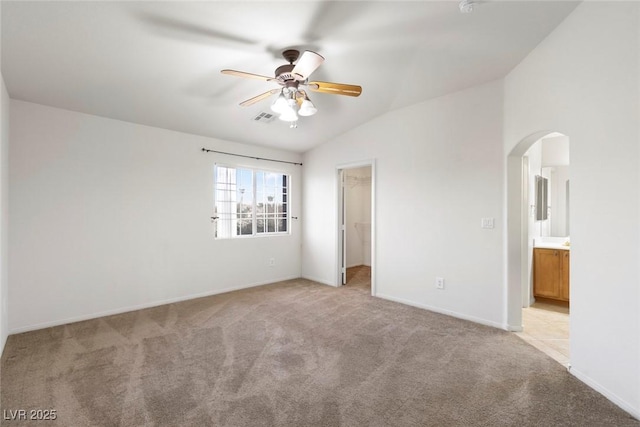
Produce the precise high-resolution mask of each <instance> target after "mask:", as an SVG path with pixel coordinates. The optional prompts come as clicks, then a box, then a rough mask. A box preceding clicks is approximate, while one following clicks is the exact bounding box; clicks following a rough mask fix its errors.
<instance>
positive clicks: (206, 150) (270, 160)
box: [202, 148, 302, 166]
mask: <svg viewBox="0 0 640 427" xmlns="http://www.w3.org/2000/svg"><path fill="white" fill-rule="evenodd" d="M202 151H203V152H205V153H218V154H226V155H228V156H236V157H246V158H247V159H255V160H266V161H269V162H278V163H288V164H290V165H300V166H302V163H296V162H288V161H286V160H276V159H265V158H263V157H254V156H245V155H244V154H234V153H226V152H224V151H216V150H209V149H208V148H203V149H202Z"/></svg>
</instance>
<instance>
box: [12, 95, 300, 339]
mask: <svg viewBox="0 0 640 427" xmlns="http://www.w3.org/2000/svg"><path fill="white" fill-rule="evenodd" d="M202 147H206V148H210V149H217V150H222V151H227V152H235V153H239V154H251V155H252V156H260V157H268V158H279V159H283V160H290V161H300V155H297V154H293V153H286V152H279V151H275V150H268V149H263V148H258V147H255V146H246V145H241V144H235V143H229V142H224V141H219V140H215V139H211V138H204V137H198V136H194V135H187V134H182V133H178V132H172V131H167V130H163V129H157V128H152V127H146V126H140V125H135V124H131V123H126V122H121V121H116V120H111V119H105V118H100V117H95V116H90V115H86V114H79V113H75V112H70V111H65V110H60V109H56V108H50V107H45V106H42V105H37V104H31V103H26V102H21V101H15V100H12V101H11V146H10V159H11V170H10V189H9V201H10V205H9V206H10V211H9V212H10V216H11V218H12V221H11V235H10V237H9V247H10V257H9V265H10V269H9V273H10V276H9V278H10V283H11V286H10V289H9V299H10V301H11V312H10V313H9V314H10V316H9V325H10V330H11V332H17V331H23V330H28V329H34V328H40V327H43V326H48V325H53V324H60V323H65V322H68V321H70V320H77V319H83V318H89V317H97V316H100V315H103V314H106V313H114V312H119V311H126V310H130V309H135V308H137V307H144V306H150V305H156V304H161V303H163V302H167V301H175V300H180V299H186V298H190V297H194V296H198V295H206V294H212V293H218V292H222V291H225V290H229V289H234V288H240V287H246V286H250V285H255V284H261V283H269V282H273V281H277V280H280V279H286V278H295V277H299V276H300V262H301V261H300V225H299V222H297V221H295V220H294V221H293V223H292V235H290V236H276V237H260V238H254V239H234V240H214V239H213V237H212V224H211V220H210V217H211V216H212V204H213V200H212V199H213V183H212V179H213V165H214V163H215V162H216V161H218V162H224V163H233V164H235V163H238V164H242V165H248V166H256V165H257V166H260V167H264V168H270V169H276V170H282V171H284V172H288V173H290V174H291V176H292V180H291V191H292V210H291V213H292V215H293V216H298V215H299V212H300V189H301V187H300V179H301V172H300V166H295V165H285V164H280V163H272V162H265V161H258V160H252V159H243V158H237V157H231V156H224V155H215V154H205V153H203V152H201V151H200V149H201V148H202ZM272 257H273V258H275V260H276V262H275V266H273V267H270V266H269V265H268V260H269V258H272ZM248 266H250V268H247V267H248Z"/></svg>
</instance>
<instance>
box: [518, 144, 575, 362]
mask: <svg viewBox="0 0 640 427" xmlns="http://www.w3.org/2000/svg"><path fill="white" fill-rule="evenodd" d="M507 163H508V166H507V173H508V184H507V185H508V215H509V217H510V218H518V217H519V220H515V221H509V226H508V227H509V228H508V246H509V255H508V287H507V294H508V301H509V304H508V308H507V310H508V314H507V321H508V324H509V327H510V329H511V330H513V331H516V332H518V335H519V336H520V337H521V338H522V339H524V340H526V341H528V342H529V343H531V344H532V345H534V346H535V347H537V348H538V349H539V350H541V351H543V352H545V353H546V354H548V355H549V356H551V357H552V358H553V359H555V360H556V361H558V362H560V363H562V364H563V365H568V364H569V316H570V311H569V300H570V292H569V277H570V274H569V269H570V264H569V256H570V233H569V230H570V215H569V212H570V198H569V182H570V180H569V138H568V137H566V136H565V135H563V134H560V133H557V132H541V133H538V134H536V135H532V136H531V137H529V138H526V139H525V140H523V141H521V142H520V144H518V145H517V146H516V148H514V150H513V152H512V153H511V154H510V156H509V157H508V162H507ZM536 259H537V260H538V262H536ZM554 261H555V262H554ZM556 268H557V271H556ZM536 275H537V279H535V278H536ZM534 280H535V283H534ZM554 289H555V290H556V291H557V293H556V294H554V292H553V290H554Z"/></svg>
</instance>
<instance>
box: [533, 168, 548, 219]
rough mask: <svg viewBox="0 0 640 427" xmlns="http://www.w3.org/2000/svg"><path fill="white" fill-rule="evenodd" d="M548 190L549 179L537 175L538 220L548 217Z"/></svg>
mask: <svg viewBox="0 0 640 427" xmlns="http://www.w3.org/2000/svg"><path fill="white" fill-rule="evenodd" d="M548 192H549V180H548V179H547V178H545V177H543V176H540V175H536V221H545V220H546V219H547V218H548V212H549V208H548V207H549V201H548V197H547V195H548V194H549V193H548Z"/></svg>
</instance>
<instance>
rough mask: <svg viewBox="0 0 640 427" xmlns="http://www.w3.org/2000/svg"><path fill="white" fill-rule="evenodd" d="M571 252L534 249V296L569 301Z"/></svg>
mask: <svg viewBox="0 0 640 427" xmlns="http://www.w3.org/2000/svg"><path fill="white" fill-rule="evenodd" d="M570 256H571V255H570V251H568V250H564V249H547V248H534V249H533V295H534V296H536V297H542V298H549V299H555V300H560V301H567V302H568V301H569V263H570Z"/></svg>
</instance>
